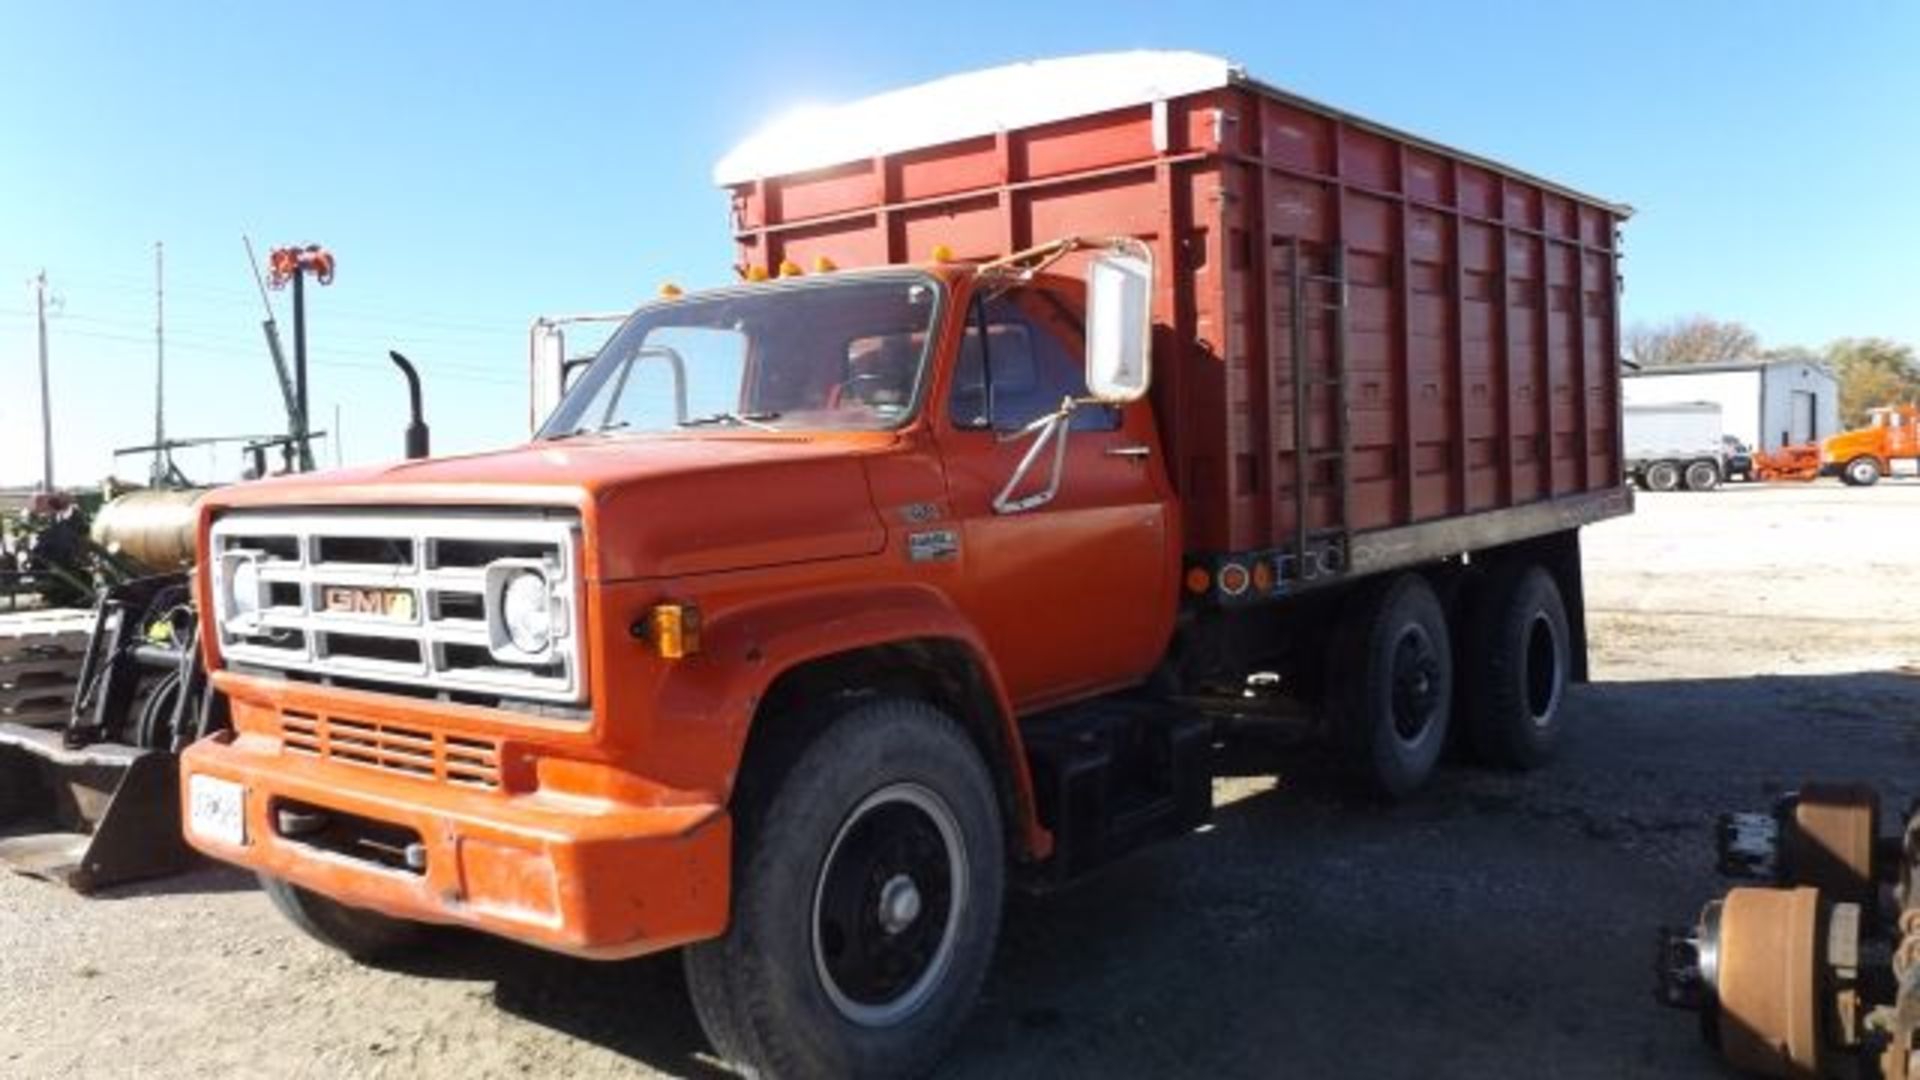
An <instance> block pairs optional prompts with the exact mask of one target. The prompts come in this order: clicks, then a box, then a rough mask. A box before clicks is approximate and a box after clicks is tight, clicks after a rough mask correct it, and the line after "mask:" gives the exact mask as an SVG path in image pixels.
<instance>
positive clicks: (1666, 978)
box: [1661, 887, 1860, 1078]
mask: <svg viewBox="0 0 1920 1080" xmlns="http://www.w3.org/2000/svg"><path fill="white" fill-rule="evenodd" d="M1859 937H1860V908H1859V906H1858V905H1854V904H1838V905H1832V906H1830V907H1829V906H1827V905H1824V904H1823V903H1822V902H1821V899H1820V892H1819V890H1817V889H1812V888H1806V887H1802V888H1797V889H1753V888H1748V889H1735V890H1733V891H1732V892H1730V893H1728V894H1727V896H1726V898H1725V899H1723V900H1715V901H1713V902H1712V903H1710V904H1708V905H1707V907H1706V910H1705V911H1703V912H1702V913H1701V916H1700V921H1699V924H1698V925H1697V926H1695V927H1694V928H1693V930H1692V931H1691V932H1690V933H1686V934H1676V933H1675V932H1673V931H1668V936H1667V939H1666V941H1665V942H1664V943H1663V946H1662V950H1661V951H1662V957H1663V970H1662V973H1661V974H1662V997H1663V999H1665V1000H1666V1001H1668V1003H1670V1004H1675V1005H1683V1006H1690V1007H1695V1008H1699V1009H1701V1010H1702V1012H1703V1013H1704V1014H1705V1028H1706V1031H1707V1034H1708V1037H1709V1038H1710V1039H1711V1040H1712V1041H1713V1042H1714V1043H1715V1044H1716V1045H1718V1047H1719V1048H1720V1052H1721V1053H1722V1054H1724V1055H1725V1056H1726V1058H1727V1060H1728V1062H1730V1063H1731V1064H1733V1065H1734V1067H1736V1068H1738V1069H1741V1070H1743V1071H1745V1072H1750V1073H1754V1074H1756V1075H1760V1076H1776V1077H1790V1078H1791V1077H1819V1076H1823V1075H1827V1074H1828V1071H1829V1070H1828V1068H1827V1065H1828V1064H1829V1063H1830V1062H1831V1061H1832V1060H1835V1059H1837V1058H1838V1057H1839V1056H1842V1055H1846V1054H1848V1053H1849V1052H1851V1051H1852V1050H1853V1049H1854V1048H1856V1047H1857V1046H1858V1045H1859V1043H1860V1016H1859V1007H1860V998H1859V993H1858V981H1859V963H1860V948H1859Z"/></svg>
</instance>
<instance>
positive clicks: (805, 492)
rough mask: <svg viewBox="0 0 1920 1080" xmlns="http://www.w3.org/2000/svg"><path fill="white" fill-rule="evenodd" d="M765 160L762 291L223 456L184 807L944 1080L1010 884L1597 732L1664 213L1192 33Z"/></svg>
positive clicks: (356, 922) (364, 895) (367, 932)
mask: <svg viewBox="0 0 1920 1080" xmlns="http://www.w3.org/2000/svg"><path fill="white" fill-rule="evenodd" d="M716 179H717V181H718V183H719V184H720V185H721V186H722V187H723V188H724V189H725V191H726V192H727V193H728V196H729V198H730V201H731V207H732V225H733V240H734V253H735V261H736V262H737V264H738V270H739V276H740V278H741V280H740V282H739V283H738V284H736V285H733V286H729V287H724V288H717V289H711V290H705V291H690V292H686V293H684V294H682V293H681V292H680V291H679V290H678V289H677V288H667V289H663V298H662V299H661V300H659V301H658V302H656V303H650V304H648V305H646V306H643V307H642V308H640V309H639V310H638V311H636V312H634V313H633V314H632V315H631V316H630V317H629V318H628V319H627V320H626V321H625V323H624V324H623V325H622V326H621V327H620V328H619V329H618V330H616V331H615V332H614V334H613V335H612V337H611V338H610V339H609V340H608V342H607V344H606V345H605V346H604V347H603V348H601V349H600V350H599V352H598V354H597V356H596V357H595V358H594V359H593V361H592V362H591V363H590V364H588V365H586V366H585V367H583V368H580V369H578V370H577V371H576V373H575V374H574V376H573V378H572V383H571V387H570V388H569V389H568V390H567V391H566V393H565V395H564V396H563V397H561V398H560V399H559V403H558V405H557V406H556V407H555V408H554V409H553V412H552V414H551V415H550V416H548V417H546V418H545V422H544V424H543V425H542V426H541V428H540V430H539V432H538V434H537V435H536V437H535V438H534V439H533V440H532V441H531V442H530V443H528V444H527V445H524V446H519V447H516V448H513V449H509V450H504V451H499V452H493V453H483V454H473V455H467V456H461V457H452V458H446V459H440V460H426V461H415V462H408V463H405V464H400V465H394V466H388V467H376V468H364V469H355V470H347V471H337V472H333V473H323V474H318V475H314V476H309V477H289V478H285V479H275V480H271V481H264V482H260V483H252V484H245V485H240V486H237V487H233V488H226V489H221V490H219V491H216V492H214V493H212V494H211V495H209V497H208V499H207V501H206V504H205V510H204V511H203V513H202V515H201V517H200V522H199V550H200V551H201V553H202V558H201V560H200V569H199V571H198V574H197V576H196V579H195V584H196V588H197V592H198V600H199V606H198V610H199V611H200V612H201V617H202V620H203V627H204V632H203V633H202V634H201V636H200V641H201V643H202V648H203V650H204V654H205V663H206V668H207V671H208V672H209V678H210V680H211V683H212V685H213V687H214V688H215V689H216V691H217V692H218V693H219V694H220V695H222V696H223V697H224V699H225V700H226V702H227V703H228V706H229V715H230V717H231V729H230V730H228V731H225V732H222V733H218V734H215V735H213V736H210V737H208V738H206V739H203V740H201V741H200V742H198V743H197V744H195V745H194V746H192V747H191V748H189V749H188V750H187V751H186V752H185V754H184V755H183V760H182V768H183V776H182V784H181V791H182V799H183V804H184V806H183V809H184V816H185V818H186V821H187V833H188V838H189V840H190V842H191V843H192V844H193V845H194V846H195V847H196V848H198V849H199V850H201V851H203V852H205V853H206V854H208V855H211V856H213V857H215V858H218V859H223V860H226V861H229V862H232V863H236V864H239V865H241V866H244V867H249V868H252V869H254V870H256V871H258V872H259V874H260V875H261V878H262V881H263V884H264V887H265V889H266V891H267V893H268V895H269V896H270V897H271V898H272V900H273V901H274V903H275V904H277V905H278V906H279V907H280V908H281V909H282V910H283V912H284V913H285V914H286V915H287V916H288V917H289V918H290V919H291V920H292V921H293V922H294V923H295V924H296V925H298V926H299V927H300V928H302V929H303V930H305V931H306V932H308V933H310V934H312V935H313V936H315V937H317V938H318V939H320V940H321V941H323V942H326V943H328V944H330V945H332V946H334V947H337V948H339V949H342V950H344V951H346V952H348V953H350V954H353V955H355V956H359V957H363V958H377V957H379V956H381V955H383V954H386V953H388V952H389V951H391V950H395V949H400V948H405V947H408V946H410V945H413V944H415V943H417V941H418V930H419V927H420V925H421V924H451V925H457V926H464V927H469V928H473V929H478V930H482V931H485V932H488V933H492V934H497V935H501V936H504V937H508V938H513V939H516V940H519V941H522V942H527V943H530V944H533V945H536V946H539V947H542V948H546V949H551V950H556V951H560V952H564V953H569V954H573V955H577V956H582V957H589V958H619V957H630V956H635V955H639V954H644V953H650V952H655V951H658V950H663V949H669V948H676V947H684V957H685V966H686V971H687V981H688V985H689V989H690V993H691V997H692V1000H693V1003H694V1006H695V1011H696V1013H697V1015H698V1016H699V1018H700V1021H701V1023H702V1026H703V1027H704V1029H705V1030H706V1032H707V1033H708V1035H709V1036H710V1037H711V1039H712V1041H713V1042H714V1044H715V1046H716V1048H717V1049H718V1050H719V1051H720V1053H721V1054H722V1055H723V1056H725V1057H726V1058H728V1059H730V1060H732V1061H734V1062H736V1063H739V1064H742V1065H744V1066H746V1067H748V1068H750V1069H754V1070H757V1071H759V1072H761V1073H763V1074H767V1075H778V1076H811V1075H892V1074H899V1073H903V1072H913V1071H917V1070H920V1069H924V1068H926V1067H928V1066H929V1065H930V1064H931V1063H932V1062H933V1061H934V1060H936V1058H937V1056H938V1055H939V1054H940V1052H941V1050H942V1047H943V1046H944V1045H945V1044H946V1042H947V1041H948V1040H949V1038H950V1037H951V1036H952V1034H953V1033H954V1032H955V1030H956V1029H957V1027H958V1025H959V1024H960V1023H961V1021H962V1020H963V1018H964V1017H965V1015H966V1013H967V1011H968V1009H969V1008H970V1005H971V1003H972V1001H973V999H974V997H975V995H976V992H977V991H978V989H979V987H980V985H981V982H982V979H983V978H984V976H985V974H986V969H987V965H988V962H989V959H990V958H991V956H992V953H993V949H994V942H995V938H996V933H997V930H998V925H999V920H1000V909H1001V898H1002V895H1003V893H1004V892H1005V890H1007V889H1008V888H1010V887H1014V886H1019V887H1028V888H1037V889H1044V888H1050V887H1056V886H1060V885H1062V884H1064V883H1067V882H1070V881H1072V880H1073V879H1075V878H1078V877H1079V876H1081V875H1083V874H1085V873H1086V872H1087V871H1089V870H1091V869H1092V868H1094V867H1096V866H1099V865H1101V864H1103V863H1105V862H1106V861H1108V860H1110V859H1112V858H1114V857H1116V856H1119V855H1121V854H1122V853H1124V852H1126V851H1129V850H1131V849H1134V848H1136V847H1138V846H1139V845H1141V844H1143V843H1146V842H1148V841H1151V840H1155V839H1159V838H1164V837H1170V836H1174V835H1178V834H1181V833H1183V832H1186V831H1189V830H1190V829H1192V828H1193V827H1195V826H1197V825H1199V824H1200V823H1202V822H1203V821H1204V820H1205V819H1206V817H1207V815H1208V813H1209V811H1210V806H1211V792H1212V780H1213V778H1214V776H1215V775H1216V774H1217V773H1218V772H1220V771H1223V770H1231V769H1234V768H1236V767H1238V768H1244V767H1245V763H1246V762H1247V761H1249V760H1260V759H1259V758H1256V757H1254V755H1255V754H1257V753H1258V752H1260V751H1262V750H1263V749H1264V748H1265V747H1267V746H1269V745H1270V744H1271V743H1272V741H1274V740H1277V739H1291V738H1297V737H1301V736H1315V737H1320V738H1324V739H1325V740H1327V741H1328V742H1330V743H1331V744H1332V746H1334V747H1335V748H1336V749H1337V755H1336V757H1337V760H1338V761H1339V762H1341V764H1342V767H1343V768H1344V769H1345V770H1346V772H1347V773H1348V775H1349V776H1350V777H1351V778H1352V779H1353V780H1354V781H1355V782H1356V783H1358V784H1360V785H1362V786H1364V787H1365V788H1367V789H1369V790H1371V791H1373V792H1375V793H1376V794H1378V795H1380V796H1381V797H1385V798H1399V797H1405V796H1407V795H1410V794H1411V793H1413V792H1414V791H1415V790H1416V789H1417V788H1419V787H1420V785H1421V784H1422V783H1423V782H1424V781H1425V780H1426V779H1427V778H1428V777H1429V776H1430V774H1431V773H1432V772H1433V770H1434V769H1435V767H1436V766H1437V764H1438V763H1439V761H1440V759H1441V752H1442V750H1443V748H1444V747H1445V746H1446V745H1447V744H1448V742H1449V740H1450V739H1455V738H1457V739H1458V740H1459V741H1460V742H1461V743H1463V744H1464V745H1465V746H1467V747H1470V748H1471V750H1472V751H1473V752H1474V753H1476V754H1477V755H1478V756H1479V757H1480V758H1481V759H1482V760H1484V761H1488V762H1492V763H1497V764H1499V765H1502V766H1509V767H1527V766H1532V765H1537V764H1539V763H1540V762H1541V761H1543V760H1545V759H1546V757H1547V756H1548V755H1549V754H1550V753H1552V752H1553V750H1554V749H1555V747H1556V745H1557V744H1558V743H1559V742H1560V741H1561V739H1562V726H1563V724H1564V723H1565V715H1566V710H1565V707H1564V706H1565V702H1566V694H1567V686H1568V685H1569V684H1570V683H1572V682H1576V681H1579V680H1581V679H1583V678H1584V677H1585V673H1586V661H1585V657H1586V650H1585V646H1586V640H1585V622H1584V618H1583V614H1582V591H1581V568H1580V549H1579V529H1580V528H1581V526H1583V525H1586V524H1588V523H1591V522H1595V521H1599V520H1602V519H1605V518H1609V517H1612V516H1614V515H1618V514H1624V513H1627V512H1629V511H1630V509H1631V506H1632V502H1631V495H1630V493H1629V491H1628V490H1627V488H1626V487H1625V485H1624V483H1623V480H1622V477H1623V475H1624V473H1623V459H1622V452H1621V429H1620V383H1619V365H1618V363H1617V360H1616V357H1617V355H1618V337H1619V329H1618V309H1617V303H1616V300H1617V294H1618V280H1619V278H1618V273H1619V261H1618V260H1619V247H1618V243H1619V240H1618V228H1619V225H1620V224H1621V222H1622V221H1623V220H1624V219H1625V218H1626V216H1627V215H1628V213H1629V211H1628V209H1627V208H1626V207H1624V206H1622V205H1619V204H1615V203H1611V202H1608V201H1605V200H1602V199H1598V198H1594V197H1591V196H1588V195H1583V194H1581V193H1579V192H1577V191H1574V190H1572V189H1570V188H1567V187H1563V186H1561V185H1558V184H1555V183H1552V182H1549V181H1546V180H1543V179H1540V178H1538V177H1536V176H1532V175H1529V174H1527V173H1523V172H1520V171H1518V170H1515V169H1513V168H1510V167H1508V166H1505V165H1501V164H1499V163H1496V162H1493V161H1490V160H1487V159H1485V158H1481V157H1478V156H1475V155H1471V154H1467V153H1464V152H1461V151H1458V150H1454V149H1451V148H1448V147H1445V146H1442V145H1440V144H1438V143H1435V142H1433V141H1430V140H1426V139H1421V138H1418V137H1415V136H1412V135H1409V134H1406V133H1404V132H1400V131H1396V130H1394V129H1391V128H1388V127H1386V126H1383V125H1381V124H1377V123H1374V122H1372V121H1368V120H1364V119H1361V118H1359V117H1356V116H1352V115H1349V114H1346V113H1343V112H1340V111H1338V110H1335V109H1332V108H1329V107H1327V106H1324V105H1320V104H1317V103H1315V102H1312V101H1308V100H1305V99H1303V98H1300V97H1298V96H1295V95H1292V94H1289V93H1287V92H1284V91H1282V90H1279V89H1277V88H1274V87H1272V86H1269V85H1267V84H1265V83H1262V82H1259V81H1257V80H1256V79H1254V78H1252V77H1251V76H1249V75H1247V74H1246V73H1245V72H1244V71H1242V70H1241V69H1239V68H1237V67H1235V66H1233V65H1232V64H1229V63H1227V62H1226V61H1223V60H1220V59H1217V58H1213V57H1208V56H1200V55H1195V54H1187V53H1125V54H1108V55H1096V56H1086V57H1076V58H1069V59H1064V60H1056V61H1046V62H1040V63H1033V64H1021V65H1014V66H1011V67H1006V68H997V69H993V70H989V71H983V72H976V73H973V74H968V75H962V76H957V77H954V78H950V79H944V80H940V81H938V82H934V83H931V84H926V85H922V86H918V87H913V88H909V89H906V90H902V91H898V92H895V93H890V94H885V95H881V96H879V97H875V98H871V99H866V100H863V101H860V102H855V103H852V104H849V105H845V106H840V107H837V108H834V109H829V110H825V111H815V112H812V113H807V114H799V115H796V116H795V117H793V118H790V119H789V120H787V121H784V122H782V123H779V124H776V125H774V126H773V127H771V128H769V129H767V130H766V131H764V132H762V133H761V134H760V135H758V136H756V137H754V138H752V139H750V140H748V141H747V142H746V143H744V144H742V145H741V146H740V147H739V148H738V149H737V150H736V151H735V152H734V153H732V154H730V155H729V156H728V157H727V158H725V159H724V160H723V161H722V162H721V164H720V166H719V167H718V169H717V173H716ZM536 352H538V350H536ZM536 377H538V376H537V374H536Z"/></svg>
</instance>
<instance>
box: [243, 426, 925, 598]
mask: <svg viewBox="0 0 1920 1080" xmlns="http://www.w3.org/2000/svg"><path fill="white" fill-rule="evenodd" d="M895 442H896V439H895V436H893V435H891V434H886V433H864V432H863V433H857V434H838V433H836V434H834V435H831V436H799V435H771V434H762V433H754V434H750V435H749V434H728V435H712V434H707V435H701V436H684V435H661V436H627V437H610V438H582V439H575V440H571V441H566V442H557V443H555V442H547V443H532V444H528V445H525V446H520V447H516V448H513V449H509V450H499V451H492V452H488V453H480V454H468V455H463V456H458V457H446V458H435V459H429V460H425V461H404V462H397V463H393V464H388V465H377V466H368V467H363V468H353V469H337V470H333V471H330V472H321V473H312V474H309V475H306V476H290V477H275V478H273V479H269V480H260V481H254V482H252V483H246V484H237V485H234V486H232V487H228V488H222V489H219V490H217V491H215V492H213V493H212V494H211V495H210V496H209V498H208V500H207V504H208V505H209V506H210V507H212V508H213V510H214V512H216V513H217V512H219V511H220V510H224V509H229V508H231V509H243V508H251V507H259V508H264V507H274V508H281V509H284V508H289V507H295V506H307V507H314V506H343V507H344V506H365V507H379V508H382V509H383V510H404V509H406V508H410V507H424V506H462V507H470V508H471V507H490V506H526V507H534V506H539V507H548V508H568V509H575V510H578V511H579V512H580V514H581V515H582V518H583V520H584V521H585V523H586V527H587V529H588V530H589V531H590V532H591V534H592V535H591V536H590V537H589V542H588V544H587V551H586V569H587V573H588V575H589V576H590V577H592V578H594V579H597V580H602V581H623V580H630V579H634V578H648V577H673V576H679V575H684V574H699V573H708V572H712V571H717V570H743V569H749V568H753V567H762V566H776V565H781V564H786V563H795V562H806V561H812V560H817V559H834V558H847V557H851V556H856V555H867V554H872V553H875V552H878V551H880V550H881V549H882V548H883V547H885V545H886V530H885V527H884V525H883V524H882V523H881V520H880V516H879V514H878V513H877V512H876V511H875V509H874V506H873V499H872V496H871V494H870V493H869V489H868V486H867V479H866V469H865V466H864V464H863V463H862V460H861V459H862V458H863V457H865V456H867V455H869V454H872V453H875V452H879V451H882V450H885V449H887V448H889V447H892V446H894V445H895Z"/></svg>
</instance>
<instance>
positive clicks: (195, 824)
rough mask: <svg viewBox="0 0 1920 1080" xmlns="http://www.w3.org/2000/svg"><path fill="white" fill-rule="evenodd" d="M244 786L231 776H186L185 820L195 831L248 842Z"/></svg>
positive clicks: (225, 840)
mask: <svg viewBox="0 0 1920 1080" xmlns="http://www.w3.org/2000/svg"><path fill="white" fill-rule="evenodd" d="M246 805H247V803H246V789H245V788H243V787H241V786H240V785H239V784H236V783H234V782H233V781H231V780H222V779H220V778H219V777H216V776H201V775H200V774H198V773H195V774H193V775H191V776H189V777H187V824H188V827H189V828H191V829H192V830H193V832H194V834H195V835H197V836H203V837H206V838H207V839H209V840H217V841H219V842H220V843H223V844H231V845H233V846H234V847H240V846H241V845H243V844H245V843H246V842H247V816H246Z"/></svg>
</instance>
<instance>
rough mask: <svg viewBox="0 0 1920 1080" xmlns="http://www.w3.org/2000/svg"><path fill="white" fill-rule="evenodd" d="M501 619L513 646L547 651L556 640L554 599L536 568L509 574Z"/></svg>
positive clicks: (526, 650)
mask: <svg viewBox="0 0 1920 1080" xmlns="http://www.w3.org/2000/svg"><path fill="white" fill-rule="evenodd" d="M500 621H501V622H503V623H504V624H505V629H506V631H507V640H508V641H511V642H512V643H513V647H514V648H516V649H518V650H520V651H521V652H523V653H526V654H528V655H529V656H533V655H537V654H539V653H543V652H545V651H547V645H548V644H549V643H551V642H552V640H553V603H552V600H551V598H550V593H549V591H548V589H547V579H546V578H545V577H542V576H541V575H540V574H539V573H538V572H536V571H533V570H522V571H520V572H518V573H516V574H514V575H513V576H512V577H509V578H508V579H507V582H506V585H505V586H504V587H503V588H502V589H501V590H500Z"/></svg>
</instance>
